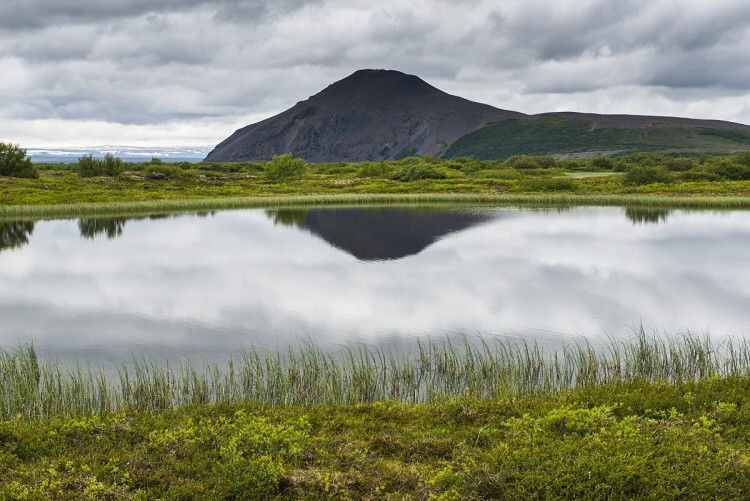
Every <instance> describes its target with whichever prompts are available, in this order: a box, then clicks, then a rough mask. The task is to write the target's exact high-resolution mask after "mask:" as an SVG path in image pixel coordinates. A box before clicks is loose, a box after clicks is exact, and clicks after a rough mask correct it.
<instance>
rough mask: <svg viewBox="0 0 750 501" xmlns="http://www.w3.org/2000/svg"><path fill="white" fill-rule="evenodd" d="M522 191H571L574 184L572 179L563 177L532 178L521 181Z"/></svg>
mask: <svg viewBox="0 0 750 501" xmlns="http://www.w3.org/2000/svg"><path fill="white" fill-rule="evenodd" d="M521 187H522V188H523V190H524V191H572V190H575V187H576V184H575V182H574V181H573V180H572V179H566V178H564V177H552V178H532V179H525V180H524V181H523V182H522V183H521Z"/></svg>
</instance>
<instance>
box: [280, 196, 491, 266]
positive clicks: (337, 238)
mask: <svg viewBox="0 0 750 501" xmlns="http://www.w3.org/2000/svg"><path fill="white" fill-rule="evenodd" d="M266 214H267V215H268V217H269V218H270V219H271V220H272V221H273V222H274V224H280V225H284V226H296V227H298V228H302V229H305V230H307V231H309V232H310V233H312V234H313V235H315V236H317V237H319V238H322V239H323V240H325V241H326V242H328V243H329V244H330V245H332V246H333V247H336V248H337V249H341V250H343V251H344V252H347V253H348V254H351V255H352V256H354V257H356V258H357V259H359V260H360V261H388V260H395V259H401V258H404V257H407V256H413V255H416V254H419V253H420V252H422V251H423V250H424V249H426V248H427V247H429V246H430V245H432V244H434V243H435V242H437V241H438V240H440V239H441V238H443V237H445V236H447V235H450V234H451V233H456V232H459V231H462V230H465V229H468V228H471V227H472V226H476V225H479V224H482V223H484V222H486V221H490V220H492V219H494V218H496V217H497V215H493V214H492V213H490V212H486V211H485V212H477V211H469V210H466V211H453V212H448V211H445V210H437V209H404V208H393V207H388V208H377V209H361V208H345V209H310V210H305V209H280V210H273V211H270V210H269V211H266Z"/></svg>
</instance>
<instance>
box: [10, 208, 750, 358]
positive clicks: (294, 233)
mask: <svg viewBox="0 0 750 501" xmlns="http://www.w3.org/2000/svg"><path fill="white" fill-rule="evenodd" d="M748 216H749V214H748V213H747V212H742V211H721V212H717V211H685V210H658V209H635V208H617V207H607V208H600V207H578V208H557V209H554V208H553V209H550V208H546V209H545V208H537V209H530V208H454V209H446V208H436V207H433V208H431V207H418V208H415V207H411V208H399V207H387V208H384V207H378V208H325V209H317V208H315V209H283V210H240V211H225V212H216V213H203V214H186V215H165V216H151V217H142V218H108V219H81V220H54V221H38V222H12V221H4V222H0V346H2V347H4V348H12V347H14V346H17V345H18V344H21V343H28V342H31V341H33V342H34V344H35V346H36V347H37V349H38V350H40V351H41V352H46V353H53V354H55V355H56V356H57V357H59V358H62V359H68V358H79V359H86V358H96V357H115V358H117V357H122V356H128V355H130V354H132V353H134V352H138V353H143V354H145V355H147V356H157V357H172V356H175V355H176V354H180V355H187V356H192V355H206V356H208V357H221V356H225V355H227V354H229V353H231V352H232V351H234V350H236V349H238V348H241V347H251V346H254V345H255V346H257V345H261V346H267V347H276V346H285V345H286V344H288V343H290V342H291V343H298V342H299V340H300V339H310V340H312V341H314V342H316V343H318V344H320V345H323V346H331V345H340V344H348V343H351V342H354V341H363V342H367V343H373V344H384V345H394V346H398V345H399V344H401V343H404V342H411V341H413V339H414V338H415V337H416V336H422V337H426V336H433V337H446V336H448V337H450V336H462V335H469V336H474V335H476V334H481V335H483V336H512V337H518V338H523V339H530V340H537V341H539V342H541V343H552V344H555V343H562V342H568V341H571V340H573V339H577V338H580V337H587V338H590V339H592V340H600V339H603V338H606V337H607V336H614V337H622V336H629V335H630V334H631V330H632V329H633V328H635V327H637V326H638V325H639V324H640V323H642V324H643V325H644V327H645V328H646V330H647V331H655V330H658V331H663V332H665V333H668V334H677V333H679V332H681V331H685V330H691V331H693V332H697V333H703V332H708V331H710V333H711V335H713V336H725V335H728V334H737V335H744V334H745V333H746V332H747V330H748V326H750V267H749V266H748V263H750V217H748Z"/></svg>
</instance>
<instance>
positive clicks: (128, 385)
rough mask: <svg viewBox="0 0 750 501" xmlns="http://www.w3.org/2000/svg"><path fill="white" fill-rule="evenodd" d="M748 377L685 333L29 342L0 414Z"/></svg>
mask: <svg viewBox="0 0 750 501" xmlns="http://www.w3.org/2000/svg"><path fill="white" fill-rule="evenodd" d="M746 375H750V342H748V341H747V340H745V339H741V338H727V339H725V340H724V341H722V342H717V341H714V340H712V339H711V338H710V337H708V336H698V335H695V334H691V333H685V334H682V335H680V336H678V337H667V338H665V337H661V336H659V335H656V334H654V335H650V334H647V333H646V332H644V330H643V329H639V330H637V331H636V333H635V335H634V337H633V338H632V339H629V340H626V341H622V340H615V339H609V340H608V341H607V342H605V343H604V344H603V345H602V346H596V347H595V346H594V345H593V344H591V343H590V342H588V341H578V342H574V343H571V344H568V345H565V346H563V347H562V348H559V349H544V348H543V347H541V346H540V345H538V344H536V343H533V342H525V341H518V340H508V339H494V340H492V341H488V340H487V339H483V338H477V339H472V338H468V337H465V338H463V340H462V341H461V342H460V343H458V344H456V343H454V342H452V341H451V340H450V339H444V340H427V341H423V340H416V341H415V342H414V344H413V346H412V349H407V350H403V349H399V350H397V351H396V350H393V349H389V348H384V347H375V346H370V345H365V344H357V345H352V346H346V347H343V348H341V349H339V350H324V349H322V348H320V347H319V346H317V345H316V344H314V343H313V342H310V341H308V342H304V343H301V344H299V345H297V346H291V347H289V348H288V349H287V350H285V351H269V350H264V349H259V348H254V349H249V350H244V351H240V352H239V353H237V354H236V355H233V356H232V357H231V358H230V359H229V360H228V362H227V363H225V364H219V363H216V362H211V361H208V360H202V361H201V362H200V363H196V362H195V361H193V360H190V359H183V360H182V362H181V363H179V364H177V366H172V365H169V364H167V363H158V362H157V361H155V360H149V359H146V358H145V357H138V358H136V359H134V360H133V361H132V362H131V363H128V364H122V365H121V366H119V368H117V369H116V370H105V369H103V368H101V367H90V366H86V367H84V366H82V365H81V364H76V365H74V366H72V367H70V366H64V365H63V364H61V363H59V362H58V361H56V360H44V361H40V360H39V359H38V357H37V354H36V351H35V350H34V348H33V346H21V347H18V348H16V349H14V350H0V420H1V419H8V418H12V417H23V418H29V419H37V418H47V417H53V416H67V415H82V414H83V415H87V414H97V413H107V412H116V411H120V410H135V411H159V410H165V409H173V408H178V407H182V406H186V405H194V404H215V403H254V404H261V405H269V406H278V405H298V406H310V405H317V404H358V403H369V402H381V401H397V402H403V403H437V402H445V401H450V400H454V399H457V398H472V399H479V400H483V399H497V398H509V397H520V396H525V395H532V394H551V393H557V392H563V391H568V390H571V389H575V388H581V387H590V386H603V385H608V384H612V383H618V382H623V381H648V382H667V383H684V382H690V381H696V380H699V379H704V378H710V377H714V376H721V377H730V376H746Z"/></svg>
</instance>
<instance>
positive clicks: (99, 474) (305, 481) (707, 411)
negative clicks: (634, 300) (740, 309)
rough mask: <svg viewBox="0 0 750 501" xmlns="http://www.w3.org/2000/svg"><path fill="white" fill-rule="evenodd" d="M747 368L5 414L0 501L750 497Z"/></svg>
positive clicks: (0, 450)
mask: <svg viewBox="0 0 750 501" xmlns="http://www.w3.org/2000/svg"><path fill="white" fill-rule="evenodd" d="M749 396H750V379H748V378H747V377H726V378H719V377H712V378H708V379H702V380H699V381H690V382H677V383H672V384H666V383H663V382H655V383H654V382H648V381H645V380H636V381H626V382H620V383H610V384H607V385H594V386H586V387H583V388H578V389H575V390H569V391H566V392H562V393H556V394H538V395H527V396H523V397H515V398H510V397H501V398H498V399H492V400H484V399H476V398H471V397H464V398H456V399H453V400H451V401H446V402H441V403H433V404H403V403H396V402H376V403H369V404H351V405H341V404H322V405H312V406H276V407H269V406H260V405H258V404H218V405H194V406H188V407H184V408H181V409H179V410H170V411H158V412H134V411H123V412H119V413H105V414H102V415H94V416H89V417H80V416H79V417H67V418H66V417H55V418H49V419H45V420H42V421H28V420H25V419H20V418H13V419H10V420H5V421H0V499H212V500H213V499H351V500H355V499H446V500H447V499H450V500H458V499H470V500H471V499H518V500H522V499H594V500H595V499H608V500H612V499H622V500H625V499H654V500H662V499H727V500H729V499H732V500H734V499H746V498H747V497H748V495H750V455H748V452H747V451H748V448H749V446H750V434H749V433H748V430H750V397H749Z"/></svg>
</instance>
